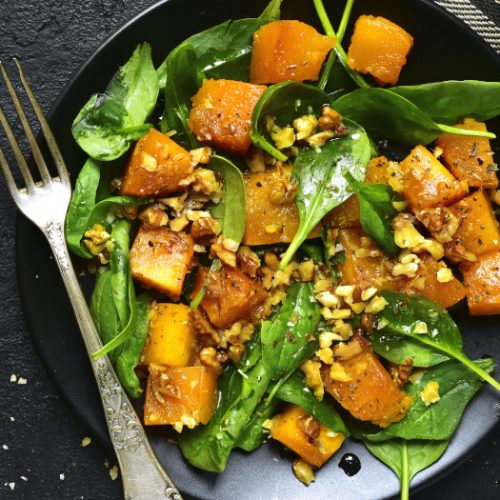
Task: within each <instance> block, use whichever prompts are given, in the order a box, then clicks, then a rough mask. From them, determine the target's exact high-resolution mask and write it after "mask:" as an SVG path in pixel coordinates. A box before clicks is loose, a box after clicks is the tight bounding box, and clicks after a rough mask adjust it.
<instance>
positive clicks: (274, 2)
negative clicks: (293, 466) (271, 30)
mask: <svg viewBox="0 0 500 500" xmlns="http://www.w3.org/2000/svg"><path fill="white" fill-rule="evenodd" d="M282 3H283V0H271V1H270V2H269V3H268V4H267V7H266V8H265V9H264V10H263V11H262V14H261V15H260V16H259V19H272V20H273V21H275V20H277V19H279V18H280V16H281V4H282Z"/></svg>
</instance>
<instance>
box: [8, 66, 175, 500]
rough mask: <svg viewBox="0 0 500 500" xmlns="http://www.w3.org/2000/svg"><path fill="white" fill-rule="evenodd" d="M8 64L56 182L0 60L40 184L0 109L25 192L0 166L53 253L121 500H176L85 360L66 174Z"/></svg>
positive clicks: (100, 371) (144, 443)
mask: <svg viewBox="0 0 500 500" xmlns="http://www.w3.org/2000/svg"><path fill="white" fill-rule="evenodd" d="M13 61H14V62H15V64H16V66H17V69H18V70H19V76H20V79H21V82H22V84H23V86H24V89H25V90H26V94H27V96H28V99H29V101H30V102H31V105H32V106H33V109H34V111H35V115H36V117H37V118H38V121H39V123H40V128H41V131H42V133H43V135H44V137H45V140H46V142H47V145H48V149H49V151H50V153H51V155H52V158H53V160H54V164H55V166H56V168H57V172H58V174H59V175H58V176H57V177H52V176H51V175H50V172H49V169H48V168H47V164H46V162H45V160H44V158H43V156H42V153H41V151H40V148H39V147H38V144H37V142H36V139H35V136H34V133H33V130H32V128H31V126H30V124H29V122H28V120H27V118H26V115H25V113H24V111H23V108H22V105H21V103H20V101H19V99H18V97H17V95H16V92H15V90H14V86H13V84H12V82H11V80H10V78H9V76H8V75H7V72H6V70H5V67H4V65H3V64H2V62H1V61H0V71H1V73H2V75H3V78H4V80H5V83H6V85H7V89H8V91H9V94H10V96H11V98H12V101H13V103H14V107H15V109H16V111H17V114H18V116H19V119H20V121H21V124H22V126H23V129H24V132H25V134H26V138H27V140H28V143H29V145H30V147H31V152H32V154H33V159H34V162H35V164H36V166H37V167H38V171H39V174H40V177H41V181H39V182H35V181H34V180H33V177H32V176H31V173H30V170H29V168H28V165H27V162H26V160H25V158H24V156H23V153H22V152H21V149H20V147H19V144H18V142H17V140H16V138H15V136H14V134H13V132H12V129H11V127H10V125H9V123H8V121H7V119H6V117H5V114H4V112H3V110H2V108H1V106H0V124H1V125H2V127H3V129H4V131H5V134H6V136H7V139H8V141H9V143H10V145H11V147H12V150H13V152H14V156H15V158H16V161H17V163H18V166H19V169H20V171H21V174H22V177H23V179H24V183H25V187H23V188H20V189H19V188H18V187H17V185H16V182H15V181H14V177H13V175H12V172H11V170H10V168H9V164H8V162H7V158H6V157H5V155H4V153H3V151H2V149H1V148H0V166H1V168H2V171H3V174H4V176H5V179H6V181H7V186H8V188H9V191H10V194H11V195H12V198H13V199H14V201H15V203H16V205H17V207H18V209H19V210H20V211H21V212H22V213H23V214H24V215H25V216H26V217H27V218H28V219H30V220H31V221H32V222H33V223H34V224H35V225H36V226H38V227H39V228H40V229H41V231H42V233H43V234H44V235H45V237H46V238H47V240H48V242H49V244H50V247H51V249H52V251H53V253H54V256H55V259H56V262H57V265H58V267H59V271H60V272H61V275H62V278H63V282H64V285H65V287H66V291H67V292H68V295H69V298H70V300H71V304H72V306H73V310H74V312H75V316H76V319H77V321H78V325H79V326H80V330H81V333H82V336H83V340H84V342H85V346H86V348H87V352H88V353H89V358H90V362H91V364H92V369H93V370H94V375H95V378H96V381H97V386H98V388H99V392H100V394H101V400H102V405H103V408H104V415H105V417H106V422H107V425H108V430H109V435H110V437H111V442H112V443H113V446H114V449H115V452H116V456H117V459H118V464H119V466H120V469H121V477H122V482H123V491H124V497H125V499H127V500H129V499H130V500H132V499H133V500H155V499H170V500H182V497H181V495H180V493H179V491H178V490H177V488H176V487H175V486H174V484H173V482H172V480H171V479H170V477H169V476H168V475H167V474H166V472H165V471H164V470H163V468H162V466H161V465H160V463H159V462H158V460H157V458H156V456H155V454H154V453H153V450H152V449H151V446H150V444H149V441H148V439H147V438H146V435H145V432H144V429H143V427H142V425H141V422H140V420H139V418H138V416H137V414H136V413H135V411H134V408H133V407H132V404H131V403H130V400H129V399H128V397H127V395H126V394H125V392H124V390H123V388H122V387H121V385H120V383H119V381H118V378H117V376H116V374H115V372H114V370H113V368H112V366H111V363H110V362H109V360H108V357H107V356H103V357H101V358H99V359H97V360H92V358H91V357H90V354H91V353H93V352H95V351H97V350H99V349H100V348H101V347H102V344H101V341H100V339H99V335H98V333H97V331H96V328H95V326H94V323H93V321H92V317H91V316H90V312H89V309H88V307H87V304H86V302H85V299H84V297H83V294H82V291H81V289H80V286H79V284H78V281H77V278H76V275H75V272H74V270H73V267H72V265H71V260H70V257H69V253H68V249H67V247H66V242H65V240H64V219H65V217H66V212H67V209H68V204H69V200H70V197H71V183H70V180H69V175H68V171H67V170H66V166H65V164H64V160H63V158H62V155H61V152H60V151H59V148H58V146H57V144H56V141H55V139H54V136H53V134H52V132H51V130H50V128H49V125H48V123H47V120H46V119H45V117H44V115H43V112H42V109H41V107H40V105H39V104H38V102H37V100H36V99H35V97H34V95H33V92H32V91H31V88H30V86H29V85H28V82H27V81H26V77H25V75H24V72H23V69H22V67H21V64H20V62H19V60H18V59H16V58H13Z"/></svg>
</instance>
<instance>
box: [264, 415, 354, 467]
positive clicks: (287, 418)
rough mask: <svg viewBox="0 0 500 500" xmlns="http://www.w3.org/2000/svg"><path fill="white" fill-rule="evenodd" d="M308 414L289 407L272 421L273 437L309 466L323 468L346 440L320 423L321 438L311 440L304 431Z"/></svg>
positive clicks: (340, 434)
mask: <svg viewBox="0 0 500 500" xmlns="http://www.w3.org/2000/svg"><path fill="white" fill-rule="evenodd" d="M310 418H313V417H310V416H309V415H307V413H306V412H305V411H304V410H303V409H302V408H300V406H296V405H288V406H287V407H286V409H285V411H284V412H283V413H280V414H279V415H276V416H275V417H273V419H272V420H271V437H272V438H273V439H276V440H277V441H279V442H280V443H283V444H284V445H285V446H286V447H287V448H290V450H292V451H294V452H295V453H297V455H299V456H300V458H302V460H304V461H305V462H307V463H308V464H311V465H314V466H315V467H321V466H322V465H323V464H324V463H325V462H326V461H327V460H328V459H329V458H331V456H332V455H333V454H334V453H335V452H336V451H337V450H338V449H339V448H340V446H341V445H342V443H343V442H344V440H345V436H344V435H343V434H342V433H341V432H334V431H332V430H330V429H329V428H328V427H326V426H325V425H323V424H320V423H319V422H315V423H317V425H318V426H319V436H318V437H317V438H316V439H313V438H311V437H310V436H308V435H307V434H306V432H305V431H304V426H305V425H307V419H310Z"/></svg>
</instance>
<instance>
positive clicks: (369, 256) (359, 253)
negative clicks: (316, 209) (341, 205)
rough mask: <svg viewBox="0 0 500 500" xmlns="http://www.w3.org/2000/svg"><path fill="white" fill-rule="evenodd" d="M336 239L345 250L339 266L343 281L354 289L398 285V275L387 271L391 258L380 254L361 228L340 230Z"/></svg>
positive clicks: (391, 261)
mask: <svg viewBox="0 0 500 500" xmlns="http://www.w3.org/2000/svg"><path fill="white" fill-rule="evenodd" d="M338 241H339V243H340V244H341V245H342V246H343V247H344V251H345V260H344V262H343V263H342V264H341V265H340V272H341V275H342V283H343V284H346V285H355V286H356V287H357V289H358V291H362V290H364V289H365V288H369V287H372V286H374V287H376V288H378V289H379V290H381V289H383V288H388V289H390V290H399V289H400V288H401V286H402V278H400V277H394V276H392V273H391V269H392V265H393V263H394V262H395V259H393V258H392V257H389V256H388V255H386V254H384V253H383V252H382V250H380V248H379V247H378V246H377V245H376V243H375V242H373V241H372V240H370V238H367V237H366V235H365V234H364V233H363V232H362V231H361V229H359V228H350V229H341V230H340V231H339V235H338ZM365 242H368V244H366V243H365Z"/></svg>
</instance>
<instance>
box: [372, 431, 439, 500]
mask: <svg viewBox="0 0 500 500" xmlns="http://www.w3.org/2000/svg"><path fill="white" fill-rule="evenodd" d="M365 445H366V447H367V448H368V450H369V451H370V453H372V454H373V455H374V456H375V457H377V458H378V459H379V460H380V461H381V462H383V463H384V464H386V465H387V466H389V467H390V468H391V469H392V470H393V471H394V472H395V473H396V475H397V476H398V477H399V480H400V482H401V500H408V499H409V497H410V482H411V480H412V479H413V477H414V476H415V475H416V474H417V473H418V472H420V471H421V470H424V469H426V468H427V467H429V466H430V465H432V464H433V463H434V462H436V461H437V460H438V459H439V457H440V456H441V455H442V454H443V453H444V451H445V450H446V448H447V447H448V441H404V440H402V439H391V440H390V441H385V442H383V443H367V442H365Z"/></svg>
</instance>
